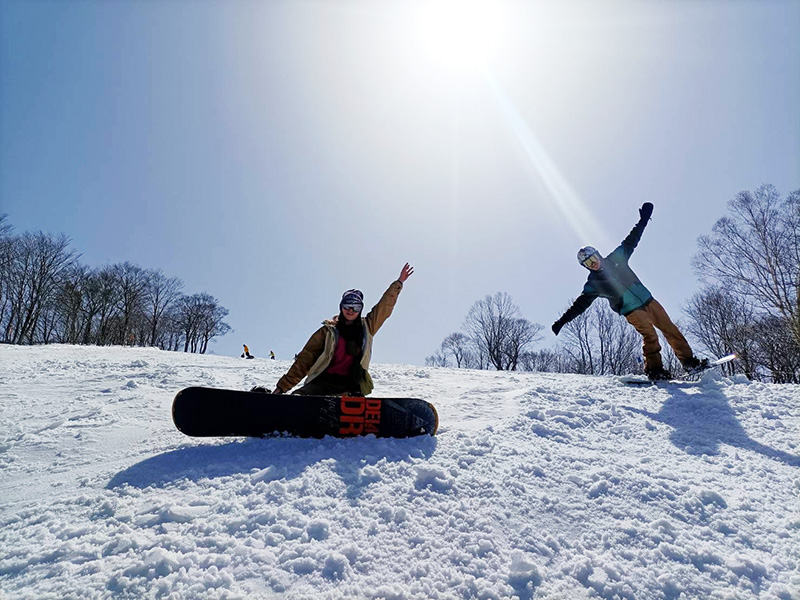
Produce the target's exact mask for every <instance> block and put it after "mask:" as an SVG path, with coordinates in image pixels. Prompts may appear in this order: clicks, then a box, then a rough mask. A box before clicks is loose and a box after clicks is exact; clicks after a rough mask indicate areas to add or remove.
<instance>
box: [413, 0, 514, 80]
mask: <svg viewBox="0 0 800 600" xmlns="http://www.w3.org/2000/svg"><path fill="white" fill-rule="evenodd" d="M419 26H420V34H421V37H422V40H423V43H424V44H425V46H426V49H427V51H428V53H429V54H430V55H431V57H432V58H433V59H435V60H437V61H439V62H441V63H442V64H444V65H445V66H448V67H452V68H458V69H463V68H470V67H478V66H481V65H482V64H483V63H484V62H485V61H486V60H487V59H488V58H489V57H490V56H491V55H492V54H493V53H494V52H495V51H496V50H497V46H498V44H499V42H500V40H501V38H502V30H503V10H502V3H501V2H497V1H495V2H490V1H487V0H460V1H457V0H429V1H428V2H426V3H425V4H424V6H423V8H422V12H421V14H420V22H419Z"/></svg>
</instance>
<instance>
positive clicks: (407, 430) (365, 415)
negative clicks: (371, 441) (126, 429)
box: [172, 387, 439, 438]
mask: <svg viewBox="0 0 800 600" xmlns="http://www.w3.org/2000/svg"><path fill="white" fill-rule="evenodd" d="M172 419H173V421H174V423H175V426H176V427H177V428H178V430H179V431H181V432H182V433H185V434H186V435H190V436H198V437H215V436H252V437H264V436H270V435H281V434H285V435H289V436H293V437H312V438H321V437H325V436H326V435H329V436H333V437H341V438H345V437H353V436H361V435H370V434H372V435H375V436H377V437H398V438H404V437H412V436H417V435H435V434H436V431H437V429H438V426H439V416H438V414H437V412H436V409H435V408H434V406H433V405H432V404H431V403H429V402H426V401H425V400H420V399H418V398H363V397H351V396H300V395H297V396H292V395H285V394H263V393H258V392H245V391H240V390H224V389H217V388H204V387H190V388H186V389H184V390H181V391H180V392H178V394H177V395H176V396H175V400H174V401H173V403H172Z"/></svg>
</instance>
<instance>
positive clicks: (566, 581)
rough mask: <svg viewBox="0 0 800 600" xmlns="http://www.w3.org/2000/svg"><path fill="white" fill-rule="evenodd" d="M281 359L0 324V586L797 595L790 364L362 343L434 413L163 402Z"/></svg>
mask: <svg viewBox="0 0 800 600" xmlns="http://www.w3.org/2000/svg"><path fill="white" fill-rule="evenodd" d="M288 366H289V363H288V362H285V361H270V360H264V359H261V358H257V359H255V360H242V359H239V358H230V357H219V356H200V355H190V354H182V353H171V352H162V351H159V350H155V349H138V348H98V347H77V346H58V345H52V346H37V347H17V346H2V347H0V398H1V402H2V405H1V410H2V415H0V416H1V418H0V597H2V598H31V599H36V600H42V599H47V598H53V599H55V598H57V599H59V600H60V599H63V598H81V599H83V598H170V599H184V598H210V599H216V598H230V599H232V598H243V599H244V598H247V599H251V598H308V599H315V600H316V599H334V598H346V599H361V598H364V599H386V600H406V599H409V600H411V599H415V600H416V599H419V600H422V599H441V600H444V599H462V598H475V599H492V598H496V599H501V598H503V599H504V598H519V599H520V600H526V599H533V598H561V599H568V600H572V599H580V598H607V599H612V598H620V599H634V598H635V599H660V598H664V599H671V598H672V599H677V598H687V599H688V598H703V599H706V598H714V599H738V598H742V599H744V598H759V599H781V600H790V599H793V600H797V599H798V598H800V501H799V500H798V497H799V496H800V447H799V446H800V435H798V429H799V428H800V386H794V385H769V384H763V383H752V382H749V381H747V380H746V379H744V378H743V377H739V378H736V379H727V378H724V377H722V376H721V375H720V374H719V373H716V372H708V373H706V374H705V376H704V377H703V379H702V380H701V381H699V382H695V383H680V384H678V383H671V384H659V385H658V386H644V387H642V386H638V387H635V386H631V385H626V384H624V383H623V382H622V381H621V380H620V379H619V378H615V377H590V376H581V375H556V374H546V373H521V372H490V371H471V370H456V369H442V368H427V367H416V366H410V365H373V368H372V369H371V373H372V375H373V378H374V381H375V391H374V393H373V395H374V396H413V397H419V398H424V399H426V400H429V401H431V402H433V403H434V404H435V405H436V407H437V408H438V411H439V416H440V419H441V424H440V429H439V433H438V435H437V436H435V437H429V436H425V437H418V438H410V439H403V440H398V439H376V438H374V437H372V436H369V437H364V438H358V439H346V440H341V439H333V438H326V439H322V440H315V439H290V438H285V437H284V438H265V439H255V438H253V439H246V438H219V439H217V438H204V439H203V438H189V437H186V436H184V435H183V434H181V433H180V432H178V431H177V430H176V429H175V427H174V425H173V424H172V420H171V414H170V407H171V403H172V398H173V397H174V395H175V393H176V392H177V391H178V390H180V389H181V388H183V387H187V386H191V385H204V386H214V387H226V388H235V389H249V388H250V387H251V386H253V385H255V384H264V385H268V386H269V385H272V384H274V383H275V382H276V381H277V380H278V378H279V376H280V375H281V374H283V372H285V371H286V369H287V368H288ZM287 401H290V398H287Z"/></svg>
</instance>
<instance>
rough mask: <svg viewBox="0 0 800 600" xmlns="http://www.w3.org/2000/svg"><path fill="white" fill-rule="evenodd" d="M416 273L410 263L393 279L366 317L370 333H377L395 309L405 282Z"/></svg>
mask: <svg viewBox="0 0 800 600" xmlns="http://www.w3.org/2000/svg"><path fill="white" fill-rule="evenodd" d="M413 274H414V267H412V266H410V265H409V264H408V263H406V264H405V266H404V267H403V268H402V269H401V271H400V277H398V278H397V280H396V281H393V282H392V283H391V285H389V288H388V289H387V290H386V291H385V292H384V293H383V296H381V299H380V300H379V301H378V303H377V304H376V305H375V306H373V307H372V310H371V311H369V314H368V315H367V316H366V317H365V319H366V321H367V327H369V332H370V335H375V334H376V333H377V332H378V329H380V328H381V325H383V324H384V323H385V322H386V319H388V318H389V317H390V316H392V311H393V310H394V305H395V304H396V303H397V297H398V296H399V295H400V291H401V290H402V289H403V283H404V282H405V281H406V280H407V279H408V278H409V277H411V276H412V275H413Z"/></svg>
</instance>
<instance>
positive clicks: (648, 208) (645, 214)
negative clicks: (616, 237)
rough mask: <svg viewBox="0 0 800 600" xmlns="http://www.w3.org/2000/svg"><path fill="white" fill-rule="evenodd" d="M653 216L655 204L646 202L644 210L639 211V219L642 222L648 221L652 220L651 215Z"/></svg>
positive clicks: (643, 205) (643, 206)
mask: <svg viewBox="0 0 800 600" xmlns="http://www.w3.org/2000/svg"><path fill="white" fill-rule="evenodd" d="M652 214H653V203H652V202H645V203H644V204H642V208H640V209H639V218H640V219H641V220H642V221H647V220H648V219H649V218H650V215H652Z"/></svg>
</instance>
